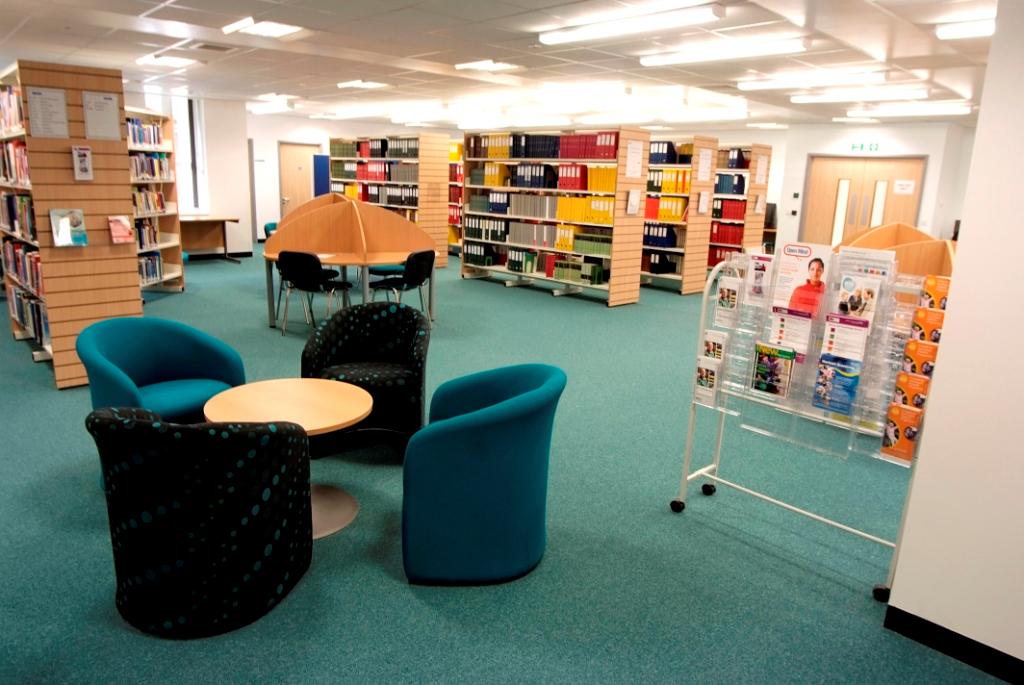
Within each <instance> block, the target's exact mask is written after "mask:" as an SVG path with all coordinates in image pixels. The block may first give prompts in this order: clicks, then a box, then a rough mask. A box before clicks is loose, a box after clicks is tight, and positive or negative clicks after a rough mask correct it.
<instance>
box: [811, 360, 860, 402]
mask: <svg viewBox="0 0 1024 685" xmlns="http://www.w3.org/2000/svg"><path fill="white" fill-rule="evenodd" d="M862 366H863V365H862V363H861V362H860V361H857V360H854V359H846V358H845V357H837V356H835V355H831V354H823V355H821V357H820V358H819V359H818V376H817V378H816V379H815V381H814V398H813V399H812V403H813V404H814V406H815V407H818V408H820V409H825V410H827V411H831V412H835V413H837V414H843V415H844V416H849V415H850V414H851V412H852V411H853V401H854V399H855V398H856V397H857V385H858V384H859V383H860V373H861V368H862Z"/></svg>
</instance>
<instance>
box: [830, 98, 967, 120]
mask: <svg viewBox="0 0 1024 685" xmlns="http://www.w3.org/2000/svg"><path fill="white" fill-rule="evenodd" d="M970 113H971V105H970V103H966V102H894V103H892V104H887V105H876V106H875V107H872V108H870V109H851V110H850V111H848V112H847V113H846V116H848V117H855V118H864V117H940V116H963V115H965V114H970Z"/></svg>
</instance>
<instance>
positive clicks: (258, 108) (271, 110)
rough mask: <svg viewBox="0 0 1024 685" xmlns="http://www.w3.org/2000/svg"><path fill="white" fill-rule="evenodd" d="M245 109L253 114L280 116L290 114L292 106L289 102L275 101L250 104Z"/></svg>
mask: <svg viewBox="0 0 1024 685" xmlns="http://www.w3.org/2000/svg"><path fill="white" fill-rule="evenodd" d="M245 108H246V109H247V110H249V111H250V112H251V113H253V114H280V113H281V112H290V111H291V110H292V108H291V106H290V105H289V104H288V101H287V100H274V101H273V102H249V103H246V105H245Z"/></svg>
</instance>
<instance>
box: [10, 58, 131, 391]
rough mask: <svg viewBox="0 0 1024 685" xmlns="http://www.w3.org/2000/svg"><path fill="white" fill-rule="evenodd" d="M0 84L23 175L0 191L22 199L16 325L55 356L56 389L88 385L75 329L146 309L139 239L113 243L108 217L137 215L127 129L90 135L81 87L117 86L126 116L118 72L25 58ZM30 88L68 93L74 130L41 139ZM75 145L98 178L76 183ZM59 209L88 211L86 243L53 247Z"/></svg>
mask: <svg viewBox="0 0 1024 685" xmlns="http://www.w3.org/2000/svg"><path fill="white" fill-rule="evenodd" d="M0 84H3V87H4V89H5V95H4V96H3V97H0V99H3V100H4V102H5V105H4V106H0V107H2V108H3V109H4V110H5V111H4V112H3V113H0V139H2V144H3V146H4V153H5V155H7V154H10V156H11V159H15V158H17V160H18V173H17V174H16V175H17V178H14V179H12V178H9V177H7V175H6V174H0V176H4V178H3V180H0V193H4V194H6V195H12V196H19V197H20V198H23V199H20V200H18V202H20V203H23V205H22V208H21V210H20V211H19V213H18V217H17V218H12V217H10V216H9V212H7V208H6V207H5V211H4V217H3V218H4V219H6V221H5V222H4V225H3V227H2V230H0V240H2V242H3V252H4V262H5V267H7V268H5V275H4V286H5V290H6V293H7V298H8V313H9V315H10V320H11V332H12V334H13V335H14V337H15V338H16V339H19V340H26V341H28V342H29V344H30V346H31V349H32V358H33V359H34V360H35V361H46V360H49V361H52V363H53V372H54V379H55V381H56V385H57V387H58V388H68V387H73V386H78V385H86V384H87V383H88V378H87V376H86V372H85V368H84V367H83V366H82V363H81V361H80V360H79V359H78V355H77V354H76V353H75V340H76V338H77V336H78V334H79V333H80V332H81V331H82V330H83V329H84V328H86V327H87V326H89V325H90V324H92V323H94V322H96V321H100V320H102V319H107V318H111V317H115V316H139V315H141V314H142V298H141V296H140V292H139V277H138V273H137V270H136V255H135V247H134V245H133V244H131V243H121V244H114V243H113V242H112V241H111V238H110V228H109V225H108V222H107V217H108V216H116V215H127V216H130V215H131V213H132V194H131V185H130V184H129V174H128V159H127V155H128V150H127V145H126V141H125V138H124V130H123V129H121V134H120V138H119V139H117V140H107V139H98V138H86V125H85V112H84V108H83V92H93V93H102V94H116V95H117V99H118V109H117V112H116V113H115V114H116V117H117V118H116V122H117V123H119V122H120V121H123V120H124V108H123V104H124V93H123V91H122V81H121V72H120V71H118V70H114V69H92V68H86V67H76V66H70V65H64V64H45V63H41V62H29V61H24V60H21V61H18V62H17V63H16V64H15V66H14V67H13V68H12V69H11V70H9V71H7V72H5V73H3V74H0ZM33 89H51V90H50V91H37V93H44V94H47V95H57V94H58V91H59V93H60V94H62V95H63V98H64V100H65V105H66V106H65V112H64V114H65V116H66V119H67V133H68V137H66V138H64V137H60V138H58V137H46V138H44V137H41V136H40V135H37V134H38V133H41V132H42V131H40V130H38V129H39V128H40V127H39V126H36V127H35V128H36V129H37V130H36V131H33V122H32V120H31V117H30V109H29V100H30V95H29V91H30V90H33ZM5 98H6V99H5ZM50 104H51V109H50V110H49V112H48V113H49V114H50V115H51V116H53V118H54V119H56V120H59V118H60V112H59V111H57V110H56V109H55V108H54V107H53V106H52V105H53V104H54V101H53V100H51V101H50ZM14 107H16V108H17V109H18V110H20V113H21V117H20V118H21V119H22V121H21V123H20V125H19V123H18V121H17V119H18V118H19V117H18V115H17V114H13V113H11V112H12V108H14ZM72 146H88V147H89V148H91V150H92V161H93V180H92V181H75V178H74V165H73V160H72V151H71V148H72ZM5 164H6V162H5ZM7 202H9V201H8V200H6V199H4V204H5V205H6V203H7ZM52 209H80V210H82V212H83V214H84V217H85V232H86V236H87V241H88V242H87V244H86V245H81V246H68V247H56V246H55V244H54V238H53V232H52V231H51V228H50V210H52Z"/></svg>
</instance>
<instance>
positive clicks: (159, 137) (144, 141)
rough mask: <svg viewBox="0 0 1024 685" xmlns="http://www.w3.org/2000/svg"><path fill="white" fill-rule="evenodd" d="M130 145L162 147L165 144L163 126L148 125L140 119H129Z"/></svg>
mask: <svg viewBox="0 0 1024 685" xmlns="http://www.w3.org/2000/svg"><path fill="white" fill-rule="evenodd" d="M126 126H127V128H128V144H129V145H136V146H145V147H161V146H162V145H163V144H164V130H163V126H161V125H160V124H157V123H146V122H144V121H143V120H142V119H140V118H138V117H128V120H127V122H126Z"/></svg>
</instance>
